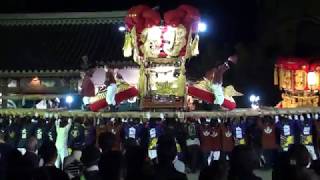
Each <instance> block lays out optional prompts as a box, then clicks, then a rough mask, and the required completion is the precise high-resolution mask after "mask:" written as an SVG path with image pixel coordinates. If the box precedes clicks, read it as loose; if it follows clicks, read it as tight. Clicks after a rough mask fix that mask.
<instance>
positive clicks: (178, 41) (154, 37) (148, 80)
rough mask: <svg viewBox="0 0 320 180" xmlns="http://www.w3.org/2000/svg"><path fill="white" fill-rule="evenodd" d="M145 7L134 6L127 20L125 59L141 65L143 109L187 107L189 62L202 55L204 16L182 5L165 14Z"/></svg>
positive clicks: (140, 90)
mask: <svg viewBox="0 0 320 180" xmlns="http://www.w3.org/2000/svg"><path fill="white" fill-rule="evenodd" d="M163 17H164V18H163V19H161V15H160V13H159V12H158V11H156V10H154V9H152V8H150V7H148V6H145V5H138V6H134V7H132V8H131V9H129V11H128V15H127V16H126V17H125V24H126V30H127V31H126V35H125V43H124V47H123V54H124V56H125V57H133V60H134V61H135V62H136V63H137V64H139V66H140V73H139V83H138V89H139V93H140V100H141V106H142V108H143V109H148V108H150V109H154V108H177V109H180V108H184V107H185V99H186V98H185V94H186V93H185V89H186V77H185V61H186V60H187V59H188V58H190V57H192V56H196V55H198V54H199V50H198V43H199V36H198V29H197V28H198V23H199V21H200V13H199V11H198V9H196V8H195V7H193V6H190V5H181V6H179V7H178V8H176V9H173V10H170V11H167V12H165V13H164V14H163Z"/></svg>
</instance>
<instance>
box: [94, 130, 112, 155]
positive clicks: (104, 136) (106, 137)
mask: <svg viewBox="0 0 320 180" xmlns="http://www.w3.org/2000/svg"><path fill="white" fill-rule="evenodd" d="M114 143H115V135H114V134H112V133H110V132H104V133H101V134H100V135H99V139H98V144H99V147H100V149H101V151H102V152H103V153H105V152H108V151H111V150H112V147H113V145H114Z"/></svg>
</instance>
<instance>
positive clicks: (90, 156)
mask: <svg viewBox="0 0 320 180" xmlns="http://www.w3.org/2000/svg"><path fill="white" fill-rule="evenodd" d="M80 160H81V162H82V163H83V165H84V166H85V167H90V166H93V165H98V163H99V160H100V151H99V149H98V148H97V147H96V146H94V145H91V146H87V147H85V148H84V149H83V150H82V156H81V159H80Z"/></svg>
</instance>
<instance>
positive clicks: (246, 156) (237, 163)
mask: <svg viewBox="0 0 320 180" xmlns="http://www.w3.org/2000/svg"><path fill="white" fill-rule="evenodd" d="M258 167H259V157H258V155H257V153H256V152H255V151H254V150H253V149H252V148H251V147H250V146H247V145H239V146H237V147H235V148H234V149H233V151H232V153H231V159H230V172H229V179H230V180H238V179H240V180H241V179H243V180H259V179H261V178H259V177H257V176H255V175H254V174H253V170H254V169H255V168H258Z"/></svg>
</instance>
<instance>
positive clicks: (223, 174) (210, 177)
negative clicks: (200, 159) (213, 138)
mask: <svg viewBox="0 0 320 180" xmlns="http://www.w3.org/2000/svg"><path fill="white" fill-rule="evenodd" d="M228 172H229V166H228V163H227V162H226V161H224V160H219V161H215V162H214V163H211V164H210V165H209V166H207V167H205V168H204V169H203V170H202V171H201V172H200V175H199V180H227V179H228Z"/></svg>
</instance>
